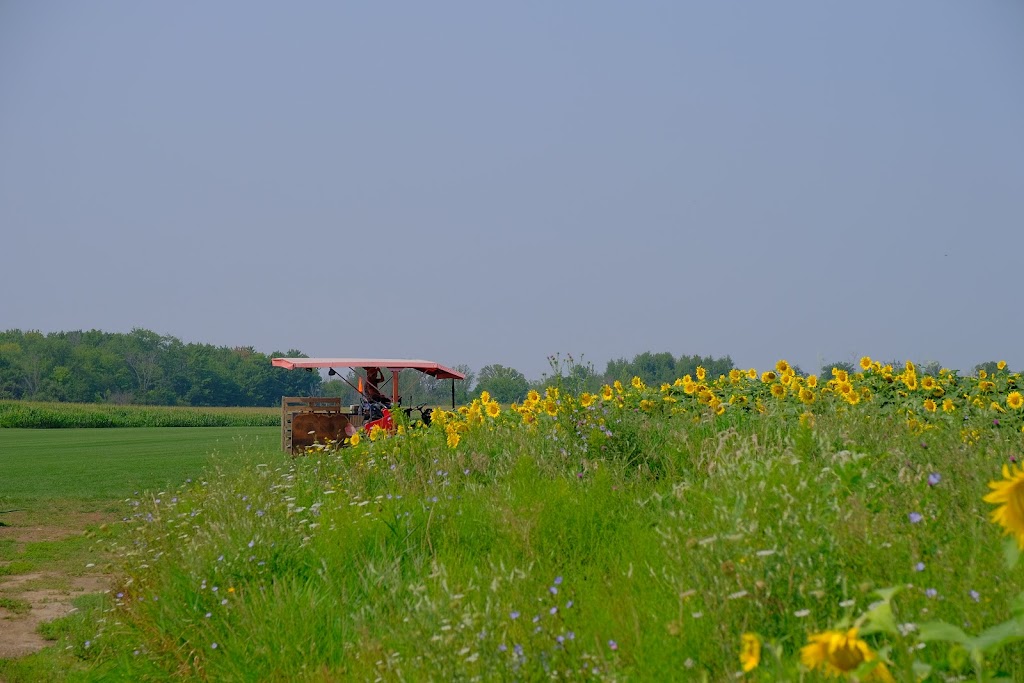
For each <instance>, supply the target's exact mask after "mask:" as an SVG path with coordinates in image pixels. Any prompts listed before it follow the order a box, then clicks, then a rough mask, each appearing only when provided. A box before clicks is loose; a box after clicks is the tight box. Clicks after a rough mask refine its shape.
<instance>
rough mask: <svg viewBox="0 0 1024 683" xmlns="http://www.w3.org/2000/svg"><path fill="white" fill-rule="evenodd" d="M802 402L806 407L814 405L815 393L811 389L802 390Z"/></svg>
mask: <svg viewBox="0 0 1024 683" xmlns="http://www.w3.org/2000/svg"><path fill="white" fill-rule="evenodd" d="M800 400H801V401H802V402H803V403H805V404H806V405H811V404H812V403H814V392H813V391H811V390H810V389H801V390H800Z"/></svg>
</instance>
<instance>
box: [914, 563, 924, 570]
mask: <svg viewBox="0 0 1024 683" xmlns="http://www.w3.org/2000/svg"><path fill="white" fill-rule="evenodd" d="M914 571H915V572H923V571H924V562H918V563H917V564H915V565H914Z"/></svg>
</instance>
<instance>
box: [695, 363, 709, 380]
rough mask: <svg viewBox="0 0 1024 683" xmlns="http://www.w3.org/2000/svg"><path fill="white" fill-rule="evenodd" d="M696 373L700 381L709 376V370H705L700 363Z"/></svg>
mask: <svg viewBox="0 0 1024 683" xmlns="http://www.w3.org/2000/svg"><path fill="white" fill-rule="evenodd" d="M696 375H697V381H698V382H703V381H704V378H706V377H707V376H708V371H707V370H705V369H704V367H703V366H700V365H698V366H697V372H696Z"/></svg>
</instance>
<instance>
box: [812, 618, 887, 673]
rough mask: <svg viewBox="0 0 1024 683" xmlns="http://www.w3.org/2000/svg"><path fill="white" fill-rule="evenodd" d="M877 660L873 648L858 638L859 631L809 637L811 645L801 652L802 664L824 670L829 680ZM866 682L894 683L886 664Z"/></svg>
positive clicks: (877, 668) (853, 629)
mask: <svg viewBox="0 0 1024 683" xmlns="http://www.w3.org/2000/svg"><path fill="white" fill-rule="evenodd" d="M877 659H878V655H876V654H875V653H874V652H873V651H872V650H871V647H870V646H869V645H868V644H867V643H866V642H864V641H863V640H861V639H860V638H858V637H857V629H856V628H851V629H850V630H849V631H845V632H844V631H825V632H824V633H818V634H815V635H813V636H811V637H810V642H808V644H807V645H805V646H804V647H803V648H801V650H800V661H801V662H803V664H804V666H806V667H807V668H809V669H811V670H812V671H813V670H815V669H818V668H820V669H822V671H823V672H824V673H826V674H827V675H829V676H841V675H842V674H848V673H851V672H853V671H856V670H857V669H858V668H859V667H860V666H861V664H864V663H865V662H873V661H876V660H877ZM864 680H866V681H884V682H886V683H888V682H889V681H893V680H894V679H893V677H892V675H891V674H890V673H889V670H888V669H887V668H886V666H885V664H884V663H883V662H879V663H878V665H877V666H876V667H875V668H874V669H872V670H871V673H870V674H868V675H867V676H866V677H865V678H864Z"/></svg>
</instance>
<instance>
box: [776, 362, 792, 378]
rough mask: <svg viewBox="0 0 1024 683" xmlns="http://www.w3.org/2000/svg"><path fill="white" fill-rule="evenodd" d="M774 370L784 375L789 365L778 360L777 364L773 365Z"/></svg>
mask: <svg viewBox="0 0 1024 683" xmlns="http://www.w3.org/2000/svg"><path fill="white" fill-rule="evenodd" d="M775 370H776V371H777V372H778V373H779V374H780V375H781V374H783V373H785V372H786V370H789V363H787V362H786V361H784V360H780V361H779V362H778V363H776V364H775Z"/></svg>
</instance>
